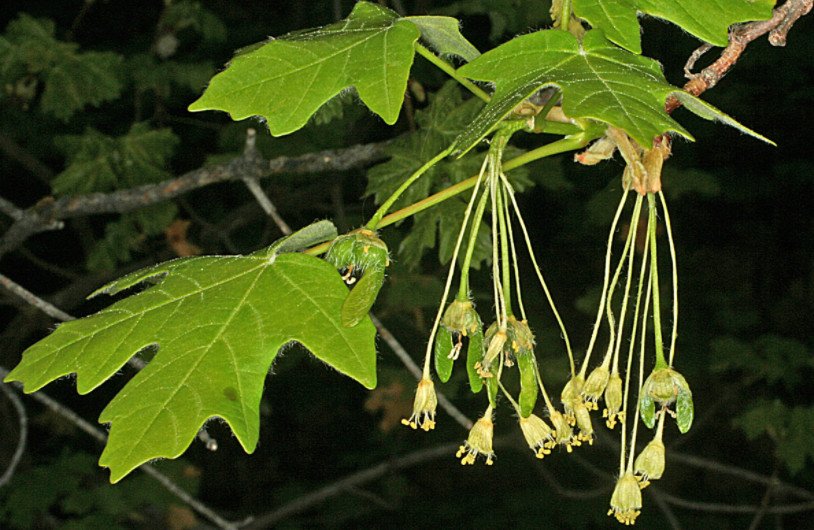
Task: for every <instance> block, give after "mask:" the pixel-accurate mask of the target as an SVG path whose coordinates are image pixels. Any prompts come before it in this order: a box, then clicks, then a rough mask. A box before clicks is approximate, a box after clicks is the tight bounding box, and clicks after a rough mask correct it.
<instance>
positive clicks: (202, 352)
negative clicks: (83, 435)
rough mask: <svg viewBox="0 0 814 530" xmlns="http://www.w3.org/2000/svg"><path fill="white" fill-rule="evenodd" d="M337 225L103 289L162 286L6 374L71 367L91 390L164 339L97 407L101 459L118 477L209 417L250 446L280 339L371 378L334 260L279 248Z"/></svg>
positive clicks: (57, 373)
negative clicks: (347, 317)
mask: <svg viewBox="0 0 814 530" xmlns="http://www.w3.org/2000/svg"><path fill="white" fill-rule="evenodd" d="M328 228H329V230H328ZM335 234H336V231H335V228H333V225H331V224H330V223H328V222H325V221H323V222H321V223H317V224H316V225H312V226H311V227H309V228H308V229H306V231H304V232H300V233H298V234H295V235H294V237H293V238H291V239H289V240H283V241H282V242H279V243H277V244H275V245H272V246H271V247H269V248H268V249H264V250H261V251H258V252H255V253H254V254H250V255H248V256H228V257H226V256H207V257H195V258H184V259H178V260H173V261H169V262H166V263H163V264H160V265H157V266H155V267H152V268H149V269H145V270H142V271H138V272H135V273H133V274H130V275H128V276H125V277H123V278H121V279H119V280H117V281H115V282H113V283H111V284H109V285H107V286H106V287H104V288H102V289H101V290H100V291H97V292H104V293H109V294H115V293H118V292H119V291H122V290H124V289H127V288H129V287H132V286H135V285H137V284H139V283H142V282H146V281H153V282H156V283H157V285H154V286H152V287H150V288H148V289H146V290H144V291H142V292H140V293H138V294H135V295H133V296H130V297H129V298H125V299H123V300H121V301H119V302H116V303H115V304H113V305H112V306H110V307H109V308H107V309H105V310H103V311H100V312H99V313H97V314H95V315H92V316H90V317H87V318H83V319H80V320H75V321H72V322H67V323H65V324H63V325H61V326H59V327H58V328H57V329H56V331H55V332H54V333H53V334H51V335H50V336H49V337H46V338H45V339H43V340H42V341H40V342H38V343H36V344H34V345H33V346H31V347H30V348H29V349H28V350H26V352H25V353H24V354H23V360H22V361H21V362H20V364H19V365H18V366H17V367H16V368H15V369H14V370H13V371H12V372H11V373H10V374H9V375H8V377H6V381H20V382H22V383H23V384H24V385H25V391H26V392H33V391H35V390H37V389H39V388H41V387H42V386H44V385H45V384H47V383H49V382H51V381H53V380H55V379H57V378H59V377H62V376H65V375H68V374H71V373H76V382H77V389H78V391H79V392H80V393H82V394H85V393H88V392H90V391H91V390H93V389H94V388H96V387H98V386H99V385H101V384H102V383H103V382H104V381H106V380H107V379H108V378H110V377H111V376H112V375H114V374H115V373H116V372H117V371H118V370H120V369H121V368H122V366H123V365H124V364H125V363H126V362H127V360H128V359H129V358H130V357H131V356H133V355H134V354H136V353H137V352H139V351H142V350H144V349H146V348H155V347H157V348H158V353H157V354H156V355H155V357H154V359H153V360H152V361H151V362H150V363H149V364H148V365H147V367H146V368H144V369H143V370H142V371H141V372H140V373H138V374H137V375H136V376H135V377H134V378H133V379H132V380H130V381H129V382H128V383H127V384H126V385H125V387H124V388H123V389H122V390H121V391H120V392H119V394H118V395H117V396H116V397H115V398H114V399H113V400H112V401H111V402H110V403H109V404H108V406H107V407H106V408H105V409H104V410H103V411H102V413H101V415H100V417H99V421H100V422H101V423H110V437H109V440H108V444H107V447H106V448H105V450H104V453H103V454H102V457H101V459H100V461H99V463H100V464H101V465H102V466H106V467H109V468H110V470H111V481H112V482H116V481H118V480H120V479H121V478H122V477H124V476H125V475H126V474H127V473H129V472H130V471H131V470H132V469H134V468H135V467H137V466H139V465H140V464H142V463H144V462H147V461H149V460H151V459H153V458H162V457H164V458H174V457H177V456H179V455H180V454H181V453H182V452H183V451H184V450H185V449H186V448H187V447H188V446H189V444H190V443H191V442H192V440H193V439H194V438H195V435H196V434H197V432H198V430H199V429H200V428H201V427H202V426H203V424H204V423H205V422H206V421H207V420H209V419H210V418H213V417H220V418H223V419H224V420H225V421H226V422H227V423H228V424H229V426H230V427H231V428H232V431H233V432H234V433H235V436H236V437H237V439H238V441H239V442H240V443H241V445H242V446H243V448H244V449H245V450H246V451H247V452H252V451H253V450H254V448H255V447H256V445H257V441H258V435H259V404H260V396H261V393H262V391H263V383H264V381H265V378H266V374H267V373H268V371H269V367H270V366H271V363H272V362H273V361H274V358H275V357H276V356H277V353H278V351H279V350H280V348H281V347H283V346H284V345H286V344H288V343H290V342H292V341H296V342H299V343H301V344H303V345H304V346H305V347H306V348H308V349H309V350H310V351H311V352H312V353H313V354H314V355H315V356H316V357H317V358H319V359H320V360H322V361H324V362H326V363H327V364H329V365H331V366H332V367H334V368H335V369H337V370H338V371H340V372H341V373H343V374H345V375H347V376H349V377H351V378H353V379H355V380H357V381H359V382H360V383H361V384H362V385H364V386H365V387H367V388H373V387H374V386H375V385H376V351H375V344H374V337H375V328H374V327H373V324H372V322H371V321H370V319H369V318H368V317H367V316H365V317H364V318H362V319H361V322H360V323H359V324H357V325H356V326H355V327H352V328H348V327H345V326H343V325H342V323H341V322H340V311H341V307H342V303H343V302H344V301H345V297H346V296H347V288H346V287H345V285H344V283H343V281H342V279H341V278H340V277H339V275H338V274H337V273H336V270H335V269H334V268H333V267H332V266H331V265H330V264H328V263H326V262H325V261H322V260H320V259H318V258H315V257H312V256H308V255H305V254H301V253H290V254H280V253H279V252H281V251H284V250H293V248H291V247H292V246H296V247H299V248H302V247H303V246H307V245H309V244H313V242H315V241H321V240H326V239H330V237H331V236H335ZM287 241H288V242H290V243H287Z"/></svg>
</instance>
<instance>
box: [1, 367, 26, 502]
mask: <svg viewBox="0 0 814 530" xmlns="http://www.w3.org/2000/svg"><path fill="white" fill-rule="evenodd" d="M0 389H2V390H3V393H4V394H5V395H6V397H7V398H8V399H9V401H11V404H12V405H13V406H14V410H15V411H16V412H17V421H18V425H19V430H20V432H19V433H17V448H16V449H15V450H14V454H13V455H11V461H10V462H9V464H8V467H6V470H5V471H4V472H3V475H2V476H0V488H2V487H3V486H5V485H6V484H8V483H9V482H10V481H11V477H13V476H14V471H15V470H16V469H17V464H19V463H20V460H21V459H22V458H23V453H24V452H25V446H26V444H27V443H28V413H26V411H25V406H24V405H23V402H22V400H21V399H20V397H19V396H18V395H17V394H16V393H15V392H14V391H13V390H12V389H11V388H10V387H9V386H8V385H4V384H2V383H0Z"/></svg>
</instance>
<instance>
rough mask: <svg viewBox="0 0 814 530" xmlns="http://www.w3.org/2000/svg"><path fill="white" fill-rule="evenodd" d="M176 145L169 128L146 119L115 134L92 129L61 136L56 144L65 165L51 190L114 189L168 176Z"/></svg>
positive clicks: (150, 181)
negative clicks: (64, 159)
mask: <svg viewBox="0 0 814 530" xmlns="http://www.w3.org/2000/svg"><path fill="white" fill-rule="evenodd" d="M177 145H178V138H177V137H176V136H175V135H174V134H173V133H172V131H171V130H170V129H151V128H150V126H149V125H148V124H147V123H135V124H133V126H132V127H131V128H130V131H129V132H128V133H127V134H125V135H124V136H119V137H117V138H114V137H111V136H107V135H105V134H102V133H100V132H99V131H96V130H95V129H88V130H86V131H85V133H84V134H81V135H75V136H63V137H60V138H58V139H57V147H58V148H59V149H60V150H61V151H62V152H64V153H65V155H66V156H67V157H68V166H67V167H66V168H65V170H64V171H62V172H61V173H60V174H58V175H57V176H56V177H54V180H53V181H52V182H51V185H52V187H53V190H54V194H55V195H70V194H83V193H91V192H97V191H98V192H105V191H113V190H117V189H122V188H132V187H135V186H139V185H141V184H150V183H154V182H160V181H162V180H165V179H168V178H171V177H172V174H171V173H169V172H168V171H167V166H168V163H169V159H170V158H171V157H172V155H173V153H174V152H175V147H176V146H177Z"/></svg>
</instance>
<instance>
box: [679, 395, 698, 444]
mask: <svg viewBox="0 0 814 530" xmlns="http://www.w3.org/2000/svg"><path fill="white" fill-rule="evenodd" d="M694 415H695V411H694V408H693V404H692V394H691V393H690V392H679V393H678V397H677V398H676V423H677V424H678V430H679V431H681V433H682V434H683V433H685V432H687V431H689V430H690V427H691V426H692V420H693V417H694Z"/></svg>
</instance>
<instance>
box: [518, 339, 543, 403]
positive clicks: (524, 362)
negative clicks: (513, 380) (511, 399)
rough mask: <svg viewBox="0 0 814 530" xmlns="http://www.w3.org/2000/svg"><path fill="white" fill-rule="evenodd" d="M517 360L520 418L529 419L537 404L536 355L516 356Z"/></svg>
mask: <svg viewBox="0 0 814 530" xmlns="http://www.w3.org/2000/svg"><path fill="white" fill-rule="evenodd" d="M515 359H517V369H518V370H519V371H520V395H519V396H518V398H517V402H518V403H519V404H520V416H521V417H523V418H527V417H528V416H529V414H531V411H532V410H534V405H535V403H537V394H538V392H539V387H538V386H537V374H536V372H535V368H536V366H535V365H536V361H535V359H534V354H532V353H530V352H523V353H521V354H518V355H516V356H515Z"/></svg>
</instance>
